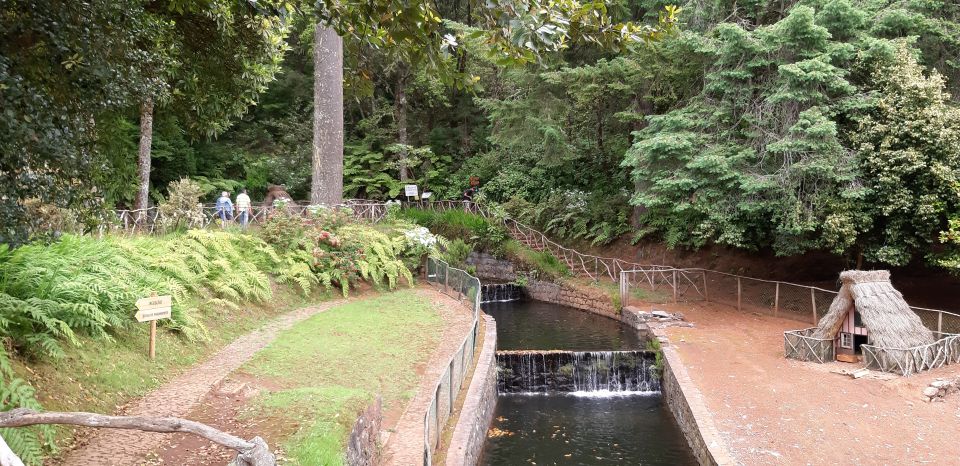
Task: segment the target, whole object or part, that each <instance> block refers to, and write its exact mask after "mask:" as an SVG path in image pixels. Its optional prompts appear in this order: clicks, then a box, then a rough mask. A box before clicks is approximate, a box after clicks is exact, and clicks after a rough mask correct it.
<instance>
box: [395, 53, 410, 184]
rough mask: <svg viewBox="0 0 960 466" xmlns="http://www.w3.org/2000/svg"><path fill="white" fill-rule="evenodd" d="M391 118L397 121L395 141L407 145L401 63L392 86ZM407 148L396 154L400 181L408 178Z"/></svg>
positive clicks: (404, 87) (403, 74) (403, 71)
mask: <svg viewBox="0 0 960 466" xmlns="http://www.w3.org/2000/svg"><path fill="white" fill-rule="evenodd" d="M393 118H394V121H395V122H396V123H397V143H399V144H402V145H404V146H407V145H409V144H410V142H409V139H408V138H407V68H406V65H403V64H401V65H400V66H399V69H398V70H397V79H396V81H395V82H394V87H393ZM408 155H409V154H407V149H406V147H404V148H402V149H400V152H399V153H398V154H397V157H398V160H397V162H399V166H400V181H407V180H409V179H410V169H409V167H408V166H407V163H408V160H407V156H408Z"/></svg>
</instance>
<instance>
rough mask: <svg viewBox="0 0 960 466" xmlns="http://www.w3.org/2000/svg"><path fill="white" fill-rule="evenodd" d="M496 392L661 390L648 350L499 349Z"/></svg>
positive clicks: (628, 392)
mask: <svg viewBox="0 0 960 466" xmlns="http://www.w3.org/2000/svg"><path fill="white" fill-rule="evenodd" d="M497 372H498V374H497V375H498V376H497V391H498V392H499V393H569V392H574V393H579V394H598V395H599V394H612V395H617V394H619V395H626V394H637V393H642V394H651V393H657V392H659V391H660V379H659V373H658V371H657V368H656V355H655V354H654V353H653V352H649V351H501V352H498V353H497Z"/></svg>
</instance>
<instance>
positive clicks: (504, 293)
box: [480, 283, 523, 304]
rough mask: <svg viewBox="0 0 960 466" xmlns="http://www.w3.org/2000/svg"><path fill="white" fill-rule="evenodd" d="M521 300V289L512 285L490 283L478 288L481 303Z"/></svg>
mask: <svg viewBox="0 0 960 466" xmlns="http://www.w3.org/2000/svg"><path fill="white" fill-rule="evenodd" d="M521 299H523V287H521V286H517V285H514V284H513V283H492V284H489V285H481V286H480V302H481V303H484V304H486V303H509V302H513V301H520V300H521Z"/></svg>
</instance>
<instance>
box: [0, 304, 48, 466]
mask: <svg viewBox="0 0 960 466" xmlns="http://www.w3.org/2000/svg"><path fill="white" fill-rule="evenodd" d="M2 296H4V295H2V294H0V304H2V301H3V298H2ZM0 329H2V327H0ZM13 408H27V409H33V410H40V409H42V408H41V406H40V403H39V402H37V399H36V390H35V389H34V388H33V387H32V386H30V384H28V383H27V382H26V381H24V380H23V379H21V378H19V377H17V376H16V374H14V372H13V368H12V367H11V366H10V360H9V359H8V358H7V353H6V351H5V350H4V349H2V348H0V410H3V411H6V410H9V409H13ZM0 436H2V437H3V440H4V441H5V442H6V443H7V445H8V446H9V447H10V449H12V450H13V451H14V452H16V453H17V455H18V456H19V457H20V459H21V460H23V462H24V463H25V464H28V465H40V464H43V451H44V448H48V449H52V448H53V436H54V429H53V426H51V425H44V426H37V427H29V428H22V427H21V428H0Z"/></svg>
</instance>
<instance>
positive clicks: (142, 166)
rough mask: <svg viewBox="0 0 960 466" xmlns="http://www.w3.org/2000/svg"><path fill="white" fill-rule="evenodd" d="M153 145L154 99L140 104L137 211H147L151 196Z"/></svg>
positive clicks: (150, 98)
mask: <svg viewBox="0 0 960 466" xmlns="http://www.w3.org/2000/svg"><path fill="white" fill-rule="evenodd" d="M152 145H153V98H152V97H147V98H146V99H145V100H144V101H143V102H142V103H141V104H140V149H139V150H138V152H137V175H138V176H139V178H140V189H139V190H138V191H137V198H136V200H135V202H134V208H135V209H146V208H147V207H148V202H149V200H150V199H149V196H150V147H151V146H152Z"/></svg>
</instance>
